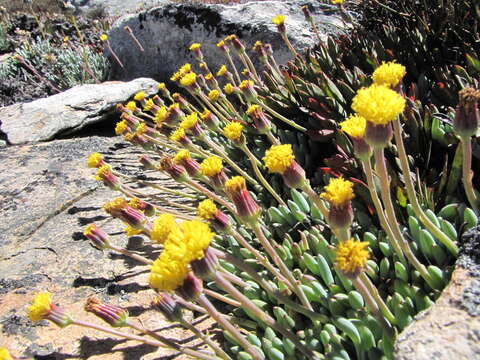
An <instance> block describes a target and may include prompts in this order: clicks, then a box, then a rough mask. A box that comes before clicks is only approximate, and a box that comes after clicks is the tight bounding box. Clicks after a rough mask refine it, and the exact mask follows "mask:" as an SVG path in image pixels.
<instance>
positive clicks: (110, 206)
mask: <svg viewBox="0 0 480 360" xmlns="http://www.w3.org/2000/svg"><path fill="white" fill-rule="evenodd" d="M127 206H128V202H127V200H125V198H122V197H118V198H115V199H113V200H112V201H109V202H107V203H106V204H104V205H103V210H105V211H106V212H107V213H109V214H110V213H111V212H114V211H118V210H122V209H125V208H126V207H127Z"/></svg>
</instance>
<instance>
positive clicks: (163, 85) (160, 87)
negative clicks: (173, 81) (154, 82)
mask: <svg viewBox="0 0 480 360" xmlns="http://www.w3.org/2000/svg"><path fill="white" fill-rule="evenodd" d="M157 88H158V90H160V91H163V90H166V89H167V86H166V85H165V83H164V82H161V83H160V84H158V86H157Z"/></svg>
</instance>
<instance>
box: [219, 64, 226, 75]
mask: <svg viewBox="0 0 480 360" xmlns="http://www.w3.org/2000/svg"><path fill="white" fill-rule="evenodd" d="M226 73H227V67H226V66H225V65H222V66H220V69H218V71H217V76H223V75H225V74H226Z"/></svg>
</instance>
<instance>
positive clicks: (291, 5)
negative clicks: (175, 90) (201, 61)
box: [106, 1, 344, 81]
mask: <svg viewBox="0 0 480 360" xmlns="http://www.w3.org/2000/svg"><path fill="white" fill-rule="evenodd" d="M304 4H309V5H310V7H311V9H312V14H313V16H314V17H315V19H316V22H317V24H318V28H319V32H320V34H322V36H323V37H326V36H327V33H330V34H331V33H334V32H338V29H339V28H344V25H343V22H342V20H341V18H340V17H339V15H338V11H335V9H337V8H336V7H334V6H332V5H330V4H320V3H319V2H316V1H304V2H301V3H300V2H298V1H258V2H254V1H253V2H247V3H241V4H229V5H218V4H215V5H209V4H200V3H195V4H192V3H190V4H188V3H178V2H170V1H165V2H163V5H162V6H158V7H154V8H152V9H149V10H146V11H142V12H140V13H138V14H135V15H128V16H124V17H122V18H120V19H119V20H118V21H117V22H116V23H115V24H114V25H113V26H112V28H111V30H110V32H109V39H110V44H111V47H112V48H113V50H114V51H115V53H116V54H117V56H118V57H119V58H120V60H121V61H122V63H123V65H124V67H120V66H119V65H118V64H117V62H116V61H115V60H114V59H113V58H112V59H111V61H110V62H111V64H112V72H111V76H112V77H113V78H115V79H122V80H129V79H133V78H136V77H139V76H148V77H152V78H154V79H157V80H159V81H165V80H167V79H169V78H170V76H171V75H172V74H173V72H175V71H176V70H177V69H178V68H179V67H180V66H181V65H183V64H184V63H187V62H189V63H196V61H195V60H194V58H193V54H192V52H191V51H189V50H188V48H189V47H190V45H191V44H192V43H201V44H202V52H203V54H204V56H205V61H206V62H207V63H208V65H209V66H210V69H211V70H212V71H214V72H216V71H217V70H218V68H219V66H220V65H221V64H223V63H227V60H226V58H225V57H224V56H223V55H222V53H221V52H220V51H219V50H218V49H217V47H216V44H217V43H218V41H219V40H221V39H223V38H225V36H227V35H230V34H236V35H237V36H238V37H239V38H241V40H242V41H243V42H244V44H245V46H246V48H247V50H248V52H249V53H250V54H251V53H252V51H251V48H252V46H253V44H254V43H255V42H256V41H261V42H264V43H270V44H271V45H272V47H273V50H274V52H275V57H276V59H277V62H278V63H280V64H282V63H285V62H286V61H288V60H290V59H291V58H292V54H291V53H290V52H289V50H288V48H287V47H286V45H285V43H284V42H283V40H282V38H281V36H280V35H279V33H278V31H277V27H276V25H274V24H272V18H273V17H274V16H276V15H278V14H284V15H286V16H287V20H286V26H287V32H288V37H289V38H290V41H291V42H292V44H293V46H294V47H295V49H297V50H298V51H301V50H302V49H304V48H306V47H309V46H312V45H314V44H315V42H316V38H315V35H314V33H313V32H312V31H311V30H310V26H309V24H308V23H307V21H306V20H305V18H304V16H303V13H302V10H301V6H302V5H304ZM125 26H128V27H129V28H130V29H131V30H132V32H133V33H134V34H135V37H136V38H137V40H138V41H139V42H140V44H142V46H143V48H144V51H143V52H142V51H141V50H140V48H139V47H138V45H137V44H136V43H135V41H134V39H133V38H132V37H131V36H130V35H128V34H127V32H126V30H125ZM232 52H233V51H232ZM106 54H107V55H108V54H109V51H108V50H107V51H106ZM254 58H255V57H254ZM242 69H243V66H242V67H241V68H240V70H242Z"/></svg>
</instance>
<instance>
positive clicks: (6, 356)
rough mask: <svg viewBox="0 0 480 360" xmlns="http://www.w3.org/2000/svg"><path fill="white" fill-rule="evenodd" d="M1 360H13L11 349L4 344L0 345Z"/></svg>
mask: <svg viewBox="0 0 480 360" xmlns="http://www.w3.org/2000/svg"><path fill="white" fill-rule="evenodd" d="M0 360H13V358H12V356H11V355H10V351H8V349H7V348H5V347H3V346H2V347H0Z"/></svg>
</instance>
